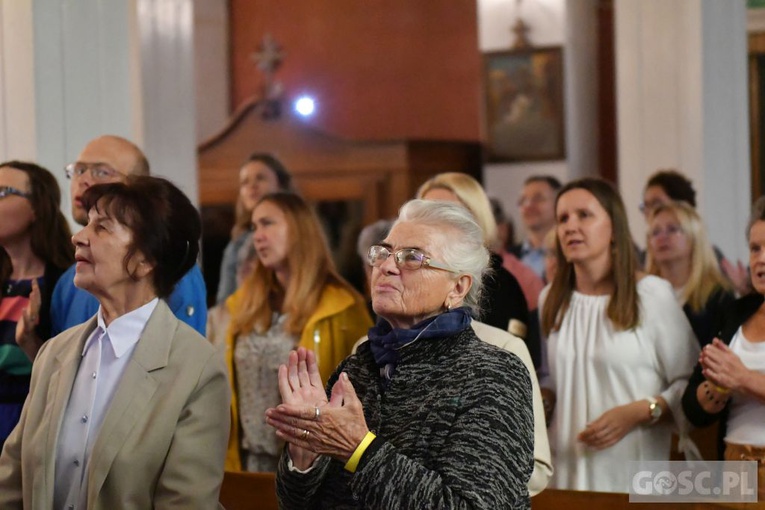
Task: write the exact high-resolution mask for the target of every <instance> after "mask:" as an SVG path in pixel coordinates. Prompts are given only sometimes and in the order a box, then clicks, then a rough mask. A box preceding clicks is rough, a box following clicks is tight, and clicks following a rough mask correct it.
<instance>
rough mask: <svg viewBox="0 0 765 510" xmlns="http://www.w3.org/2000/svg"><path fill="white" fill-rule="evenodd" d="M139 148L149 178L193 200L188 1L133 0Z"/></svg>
mask: <svg viewBox="0 0 765 510" xmlns="http://www.w3.org/2000/svg"><path fill="white" fill-rule="evenodd" d="M138 29H139V30H138V32H139V34H140V47H139V48H140V53H139V55H140V62H141V84H142V89H141V90H142V94H141V100H142V104H141V105H140V108H139V111H140V112H142V114H143V119H142V121H143V122H142V123H141V127H142V130H143V132H142V135H143V147H144V150H145V151H146V156H147V157H148V158H149V162H150V163H151V167H152V174H153V175H160V176H162V177H166V178H168V179H170V180H171V181H173V182H174V183H175V184H176V185H178V187H180V188H181V189H182V190H183V191H184V192H185V193H186V194H187V195H188V196H189V197H190V198H191V199H192V201H194V202H195V203H196V202H197V201H198V197H199V185H198V183H199V179H198V178H197V152H196V141H197V137H196V121H195V118H196V114H195V112H196V100H195V97H194V5H193V0H138Z"/></svg>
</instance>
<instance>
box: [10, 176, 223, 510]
mask: <svg viewBox="0 0 765 510" xmlns="http://www.w3.org/2000/svg"><path fill="white" fill-rule="evenodd" d="M82 201H83V205H84V206H85V208H86V210H88V211H89V213H88V217H89V221H88V224H87V226H86V227H85V228H84V229H83V230H82V231H80V232H79V233H77V234H75V236H74V237H73V238H72V241H73V242H74V244H75V249H76V252H75V258H76V260H77V267H76V275H75V278H74V283H75V285H77V286H78V287H80V288H83V289H85V290H87V291H89V292H90V293H92V294H93V295H94V296H96V297H97V298H98V300H99V303H100V308H99V311H98V313H97V315H96V316H95V317H93V318H91V319H90V320H89V321H88V322H86V323H84V324H81V325H79V326H76V327H74V328H72V329H69V330H67V331H65V332H64V333H62V334H61V335H59V336H57V337H55V338H53V339H52V340H49V341H48V342H46V343H45V344H44V345H43V347H42V349H41V350H40V352H39V354H38V356H37V359H36V360H35V363H34V367H33V371H32V383H31V389H30V393H29V397H28V398H27V401H26V403H25V405H24V410H23V412H22V416H21V420H20V422H19V425H18V426H17V427H16V429H15V430H14V431H13V432H12V433H11V436H10V437H9V438H8V441H7V442H6V443H5V446H4V449H3V451H2V455H0V508H3V509H7V508H19V509H20V508H25V509H34V510H43V509H45V510H48V509H51V508H56V509H59V508H65V509H67V508H71V509H115V508H120V509H146V508H183V509H196V508H199V509H209V508H215V507H216V506H218V493H219V490H220V485H221V482H222V479H223V463H224V457H225V452H226V444H227V440H228V432H229V402H230V395H229V390H228V382H227V376H226V368H225V365H224V362H223V358H222V355H221V354H220V353H219V351H216V350H215V349H214V348H213V347H212V346H210V344H209V343H208V342H207V341H206V340H205V339H204V338H202V337H201V336H200V335H199V334H198V333H197V332H196V331H194V330H193V329H192V328H190V327H188V326H186V325H185V324H183V323H181V322H179V321H178V320H177V319H176V318H175V316H174V315H173V313H172V312H171V311H170V309H169V308H168V307H167V305H166V304H165V302H164V301H163V298H164V297H166V296H168V295H169V294H170V293H171V291H172V288H173V286H174V285H175V283H176V282H177V280H178V279H179V278H180V277H181V276H182V275H183V274H185V273H186V272H187V271H188V270H189V269H190V268H191V267H192V265H193V264H194V263H195V261H196V257H197V253H198V240H199V236H200V232H201V226H200V220H199V215H198V213H197V212H196V210H195V209H194V207H193V206H192V205H191V203H190V202H189V200H188V199H187V198H186V197H185V196H184V195H183V193H182V192H181V191H180V190H178V188H176V187H175V186H174V185H172V184H171V183H170V182H168V181H166V180H164V179H159V178H154V177H145V176H140V177H126V178H125V179H123V182H119V183H114V184H103V185H98V186H93V187H91V188H89V189H88V190H87V191H86V192H85V194H84V195H83V196H82Z"/></svg>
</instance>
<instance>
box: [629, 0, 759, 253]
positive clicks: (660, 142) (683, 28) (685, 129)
mask: <svg viewBox="0 0 765 510" xmlns="http://www.w3.org/2000/svg"><path fill="white" fill-rule="evenodd" d="M615 13H616V20H615V26H616V63H617V64H616V68H617V115H618V129H619V135H618V136H619V140H618V144H619V166H620V168H619V180H620V181H619V187H620V189H621V191H622V195H623V197H624V200H625V203H626V206H627V211H628V214H629V217H630V224H631V226H632V231H633V235H634V236H635V240H636V241H637V242H638V244H640V245H641V246H643V245H644V244H645V221H644V219H643V217H642V215H641V214H640V213H639V212H638V209H637V207H638V204H639V202H640V200H641V196H642V190H643V187H644V185H645V182H646V180H647V178H648V177H649V176H650V175H651V174H652V173H653V172H654V171H655V170H656V169H658V168H667V167H673V168H677V169H678V170H680V171H682V172H683V173H684V174H686V175H687V176H688V177H689V178H690V179H691V180H692V181H693V183H694V186H695V188H696V191H697V202H698V209H699V212H700V213H701V216H702V217H703V218H704V220H705V223H706V224H707V227H708V229H709V233H710V237H711V239H712V241H713V242H714V243H716V244H717V245H718V246H720V247H721V248H722V249H723V251H724V252H725V254H726V255H727V256H728V257H729V258H731V259H734V260H735V259H737V258H742V259H743V258H745V257H746V243H745V240H744V234H743V230H744V226H745V224H746V219H747V217H748V214H749V207H750V204H749V190H750V186H751V184H750V174H749V127H748V120H747V119H748V116H747V87H746V80H747V73H746V5H745V1H744V0H724V1H720V0H682V1H667V0H616V2H615Z"/></svg>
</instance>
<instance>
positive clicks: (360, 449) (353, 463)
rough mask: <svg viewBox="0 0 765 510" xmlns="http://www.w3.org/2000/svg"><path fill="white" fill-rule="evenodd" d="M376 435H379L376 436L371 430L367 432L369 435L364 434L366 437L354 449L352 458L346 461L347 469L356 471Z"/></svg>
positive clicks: (352, 471)
mask: <svg viewBox="0 0 765 510" xmlns="http://www.w3.org/2000/svg"><path fill="white" fill-rule="evenodd" d="M376 437H377V436H375V435H374V434H373V433H372V432H371V431H369V432H367V435H366V436H364V439H362V440H361V442H360V443H359V445H358V446H357V447H356V449H355V450H354V451H353V455H351V458H350V459H348V462H346V463H345V470H346V471H350V472H351V473H355V472H356V468H357V467H358V465H359V461H360V460H361V456H362V455H364V452H365V451H367V448H368V447H369V445H370V444H371V443H372V441H374V439H375V438H376Z"/></svg>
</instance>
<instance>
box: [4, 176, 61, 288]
mask: <svg viewBox="0 0 765 510" xmlns="http://www.w3.org/2000/svg"><path fill="white" fill-rule="evenodd" d="M6 167H7V168H13V169H15V170H19V171H21V172H24V173H25V174H26V175H27V179H29V192H30V195H31V196H30V197H29V202H30V204H31V205H32V209H33V210H34V212H35V221H34V222H33V223H32V226H31V227H30V238H31V240H30V243H31V246H32V252H33V253H34V254H35V255H37V256H38V257H40V258H41V259H42V260H43V261H45V263H46V264H51V265H53V266H55V267H57V268H59V269H66V268H68V267H69V266H70V265H72V263H74V246H73V245H72V232H71V231H70V230H69V223H68V222H67V221H66V217H65V216H64V214H63V213H62V212H61V188H59V185H58V181H57V180H56V178H55V177H54V176H53V174H52V173H50V171H48V170H47V169H45V168H43V167H41V166H40V165H37V164H35V163H30V162H27V161H6V162H5V163H0V168H6ZM4 266H5V264H4V263H0V276H3V278H7V277H9V276H10V273H8V274H7V275H6V274H5V273H6V271H5V269H3V268H4ZM0 281H1V280H0Z"/></svg>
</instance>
